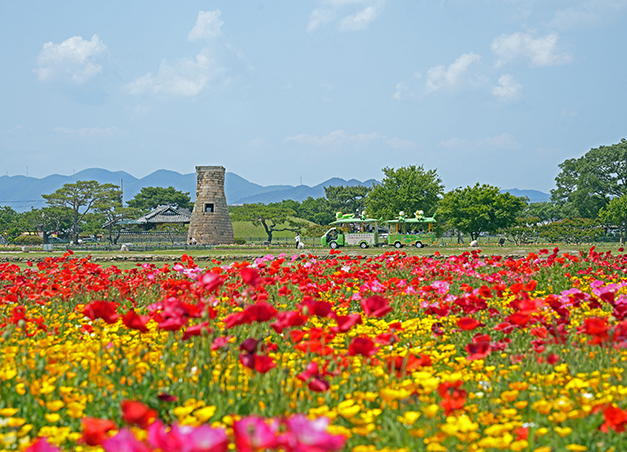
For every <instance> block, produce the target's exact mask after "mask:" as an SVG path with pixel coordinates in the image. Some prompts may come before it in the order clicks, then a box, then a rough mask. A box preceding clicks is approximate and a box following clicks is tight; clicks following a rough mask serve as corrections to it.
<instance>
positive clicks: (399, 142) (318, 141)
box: [283, 130, 416, 149]
mask: <svg viewBox="0 0 627 452" xmlns="http://www.w3.org/2000/svg"><path fill="white" fill-rule="evenodd" d="M290 141H293V142H295V143H299V144H307V145H311V146H316V147H326V146H340V145H343V144H346V143H355V144H366V143H370V142H373V141H383V142H384V143H386V144H387V145H388V146H390V147H392V148H395V149H401V148H413V147H416V143H414V142H413V141H408V140H403V139H401V138H397V137H387V136H385V135H381V134H380V133H377V132H374V133H359V134H357V135H348V134H347V133H346V132H344V131H343V130H334V131H333V132H331V133H329V134H328V135H322V136H320V135H310V134H307V133H301V134H300V135H295V136H288V137H285V139H284V140H283V142H284V143H287V142H290Z"/></svg>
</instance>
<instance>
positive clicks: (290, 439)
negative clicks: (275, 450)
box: [281, 414, 346, 452]
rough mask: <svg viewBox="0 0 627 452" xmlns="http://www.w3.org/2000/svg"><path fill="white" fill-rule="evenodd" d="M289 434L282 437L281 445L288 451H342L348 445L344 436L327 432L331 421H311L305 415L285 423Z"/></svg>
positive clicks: (292, 418) (320, 418)
mask: <svg viewBox="0 0 627 452" xmlns="http://www.w3.org/2000/svg"><path fill="white" fill-rule="evenodd" d="M285 425H286V427H287V429H288V432H287V433H285V434H284V435H281V445H282V446H283V447H285V449H286V450H287V451H294V452H296V451H298V452H323V451H333V450H340V449H342V448H343V447H344V444H345V443H346V438H345V437H344V436H343V435H331V434H329V433H328V432H327V428H328V427H329V419H327V418H326V417H319V418H318V419H316V420H315V421H310V420H309V419H307V417H306V416H305V415H303V414H297V415H295V416H293V417H291V418H290V419H288V420H286V421H285Z"/></svg>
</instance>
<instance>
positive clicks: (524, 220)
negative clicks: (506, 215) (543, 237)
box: [500, 217, 540, 245]
mask: <svg viewBox="0 0 627 452" xmlns="http://www.w3.org/2000/svg"><path fill="white" fill-rule="evenodd" d="M538 223H540V218H538V217H519V218H516V219H515V220H514V223H513V224H511V225H510V226H509V227H508V228H505V229H501V231H500V232H501V233H502V234H503V235H504V236H505V237H506V238H507V240H509V241H510V242H514V243H515V244H516V245H525V244H528V243H532V242H535V241H536V240H537V238H538Z"/></svg>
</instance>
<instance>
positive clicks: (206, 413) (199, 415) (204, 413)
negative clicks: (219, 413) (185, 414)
mask: <svg viewBox="0 0 627 452" xmlns="http://www.w3.org/2000/svg"><path fill="white" fill-rule="evenodd" d="M215 412H216V407H215V406H213V405H210V406H206V407H204V408H201V409H199V410H196V411H194V417H195V418H196V419H198V420H199V421H200V422H201V423H204V422H207V421H208V420H209V418H210V417H211V416H213V414H214V413H215Z"/></svg>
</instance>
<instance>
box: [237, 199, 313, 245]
mask: <svg viewBox="0 0 627 452" xmlns="http://www.w3.org/2000/svg"><path fill="white" fill-rule="evenodd" d="M229 214H230V215H231V219H232V220H233V221H250V222H251V223H252V224H253V225H255V226H260V225H261V226H263V228H264V230H265V232H266V234H267V236H268V242H271V241H272V235H273V233H274V232H276V231H292V232H298V231H300V229H301V228H302V227H303V226H305V225H306V222H304V221H298V220H297V219H295V218H294V217H295V215H296V212H295V211H294V210H293V209H290V208H289V207H285V206H283V205H282V204H281V203H271V204H244V205H243V206H232V207H229ZM279 226H283V227H279Z"/></svg>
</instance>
